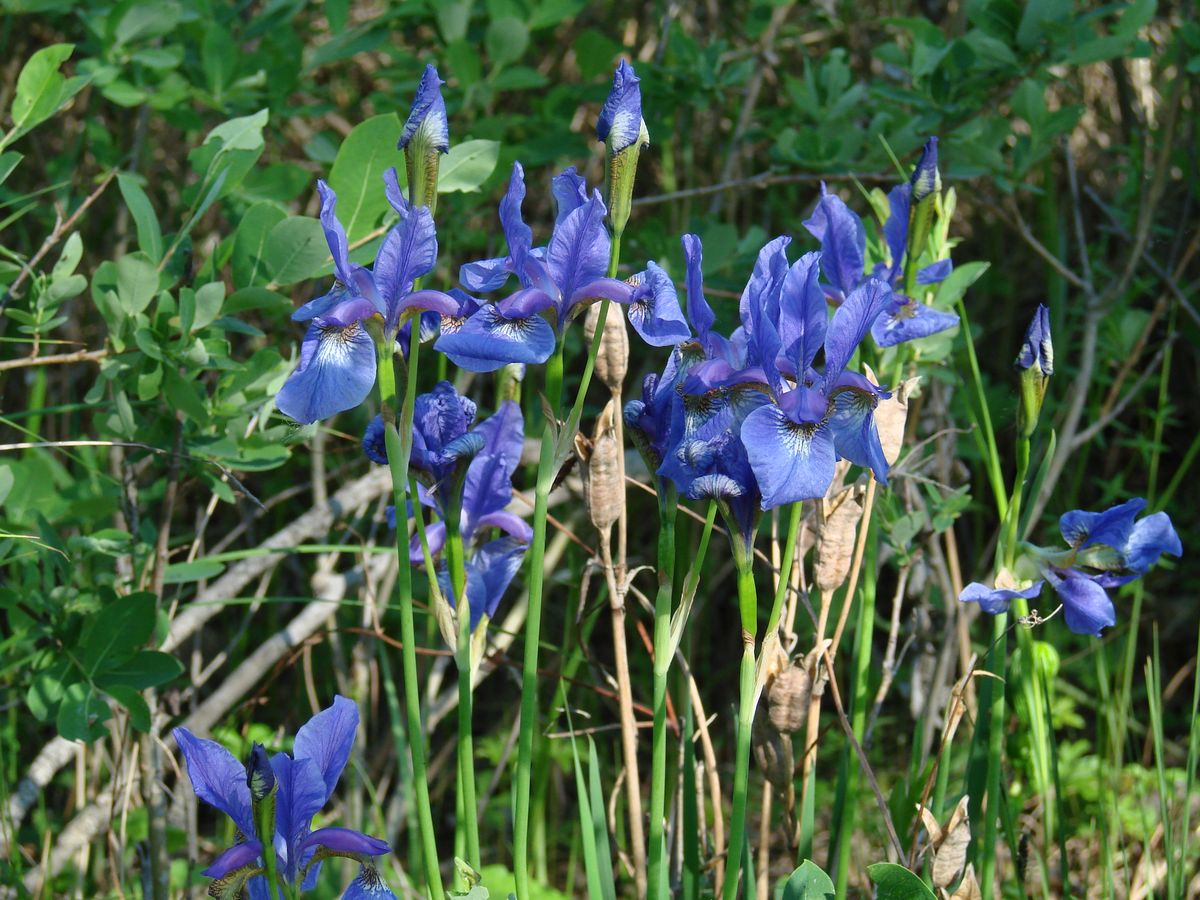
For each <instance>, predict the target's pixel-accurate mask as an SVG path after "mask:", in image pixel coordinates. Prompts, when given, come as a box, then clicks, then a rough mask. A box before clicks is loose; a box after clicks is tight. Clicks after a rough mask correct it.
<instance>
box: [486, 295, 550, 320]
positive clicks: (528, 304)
mask: <svg viewBox="0 0 1200 900" xmlns="http://www.w3.org/2000/svg"><path fill="white" fill-rule="evenodd" d="M553 307H554V298H553V297H551V296H550V295H549V294H547V293H546V292H545V291H543V290H541V289H540V288H535V287H531V288H521V290H519V291H517V292H515V293H513V294H510V295H509V296H508V297H505V298H504V299H503V300H501V301H500V302H498V303H497V304H496V312H498V313H499V314H500V315H502V316H503V317H504V318H506V319H527V318H529V317H530V316H536V315H537V314H538V313H540V312H543V311H544V310H547V309H552V308H553Z"/></svg>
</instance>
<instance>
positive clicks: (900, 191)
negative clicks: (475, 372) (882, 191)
mask: <svg viewBox="0 0 1200 900" xmlns="http://www.w3.org/2000/svg"><path fill="white" fill-rule="evenodd" d="M911 203H912V185H911V184H909V183H908V182H905V183H904V184H898V185H896V186H895V187H894V188H892V189H891V190H890V191H888V206H889V207H890V209H891V215H889V216H888V220H887V221H886V222H884V223H883V237H884V240H886V241H887V245H888V253H889V254H890V255H891V257H892V261H891V264H890V265H889V266H888V268H887V275H886V277H885V278H884V281H886V282H887V283H888V284H891V283H892V282H894V281H895V280H896V278H897V277H898V276H899V275H900V272H901V270H902V269H903V268H904V252H905V250H906V249H907V248H908V213H909V208H910V206H911Z"/></svg>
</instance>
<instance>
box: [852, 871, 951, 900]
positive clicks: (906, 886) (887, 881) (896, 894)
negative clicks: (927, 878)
mask: <svg viewBox="0 0 1200 900" xmlns="http://www.w3.org/2000/svg"><path fill="white" fill-rule="evenodd" d="M867 875H868V876H869V877H870V879H871V882H872V883H873V884H874V885H875V900H937V895H935V894H934V893H933V891H932V890H930V889H929V886H928V885H926V884H925V882H923V881H922V880H921V879H920V878H918V877H917V876H916V875H914V874H913V873H912V872H910V871H908V869H906V868H904V866H898V865H896V864H895V863H875V865H873V866H867Z"/></svg>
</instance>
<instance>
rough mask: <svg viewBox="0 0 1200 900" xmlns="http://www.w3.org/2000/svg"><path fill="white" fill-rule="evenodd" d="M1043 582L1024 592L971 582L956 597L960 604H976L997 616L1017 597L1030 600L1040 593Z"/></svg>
mask: <svg viewBox="0 0 1200 900" xmlns="http://www.w3.org/2000/svg"><path fill="white" fill-rule="evenodd" d="M1043 584H1045V582H1044V581H1038V582H1036V583H1034V584H1032V585H1030V586H1029V587H1027V588H1025V589H1024V590H1020V591H1012V590H1007V589H1005V588H990V587H988V586H987V585H986V584H982V583H980V582H978V581H972V582H971V583H970V584H968V585H967V586H966V587H965V588H963V591H962V593H961V594H959V595H958V599H959V602H961V603H978V604H979V608H980V609H982V610H983V611H984V612H985V613H988V614H989V615H993V616H995V615H999V614H1000V613H1004V612H1008V608H1009V606H1010V605H1011V604H1012V601H1013V600H1014V599H1016V598H1017V597H1024V598H1025V599H1026V600H1032V599H1034V598H1035V597H1037V596H1038V594H1040V593H1041V592H1042V585H1043Z"/></svg>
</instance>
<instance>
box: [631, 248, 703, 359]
mask: <svg viewBox="0 0 1200 900" xmlns="http://www.w3.org/2000/svg"><path fill="white" fill-rule="evenodd" d="M632 296H633V300H632V302H630V304H629V324H630V325H632V326H633V330H634V331H636V332H637V333H638V334H639V335H641V338H642V340H644V341H645V342H646V343H647V344H649V345H650V346H652V347H673V346H675V345H676V344H678V343H680V342H682V341H686V340H687V339H688V338H689V337H691V335H692V330H691V329H690V328H688V323H687V319H685V318H684V317H683V310H682V309H680V308H679V295H678V294H676V293H675V284H674V282H672V281H671V277H670V276H669V275H667V273H666V272H664V271H663V270H662V268H660V267H659V265H658V264H657V263H655V262H654V261H653V260H652V261H650V262H648V263H647V264H646V271H645V272H642V273H640V274H639V275H636V276H634V286H633V294H632Z"/></svg>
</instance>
